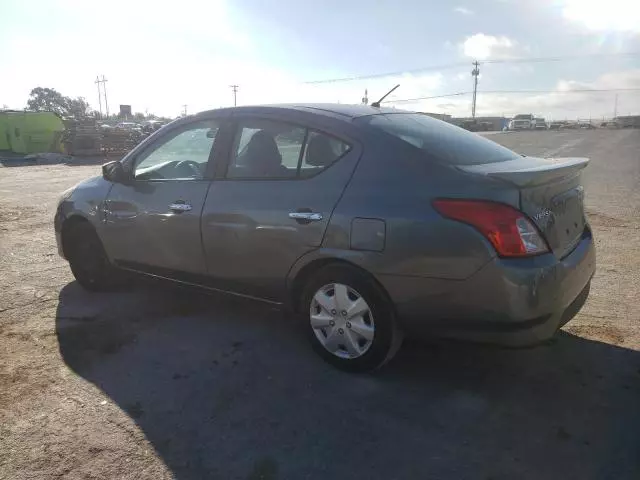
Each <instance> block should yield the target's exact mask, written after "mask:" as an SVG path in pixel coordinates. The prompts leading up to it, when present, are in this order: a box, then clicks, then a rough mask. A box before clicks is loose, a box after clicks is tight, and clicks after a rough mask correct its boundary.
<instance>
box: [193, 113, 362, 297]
mask: <svg viewBox="0 0 640 480" xmlns="http://www.w3.org/2000/svg"><path fill="white" fill-rule="evenodd" d="M233 123H234V132H235V133H234V140H233V142H231V145H230V148H229V161H228V164H227V168H226V169H223V171H221V172H218V173H217V175H216V179H215V181H214V182H213V184H212V187H211V190H210V191H209V194H208V196H207V198H206V200H205V205H204V209H203V216H202V239H203V245H204V250H205V256H206V262H207V268H208V272H209V274H210V275H211V276H212V277H213V278H214V279H215V281H216V282H217V283H218V285H219V287H220V288H223V289H225V290H231V291H234V292H237V293H242V294H246V295H251V296H256V297H259V298H263V299H268V300H273V301H281V300H282V298H283V297H282V295H283V293H284V288H285V279H286V276H287V273H288V272H289V270H290V268H291V266H292V265H293V264H294V262H295V261H296V260H297V259H298V258H300V257H301V256H302V255H304V254H305V253H307V252H309V251H311V250H314V249H317V248H319V247H320V245H321V244H322V240H323V237H324V234H325V230H326V228H327V225H328V223H329V220H330V217H331V214H332V212H333V209H334V207H335V205H336V203H337V202H338V200H339V198H340V196H341V195H342V192H343V191H344V189H345V187H346V185H347V183H348V182H349V179H350V178H351V175H352V173H353V170H354V168H355V166H356V164H357V161H358V159H359V157H360V154H361V148H360V146H359V144H358V143H357V142H355V141H353V140H351V139H349V138H346V137H344V136H342V135H341V134H340V133H336V132H335V131H329V132H327V131H326V130H321V129H320V128H315V127H314V125H312V124H309V123H304V122H297V123H291V122H289V121H288V120H287V118H286V117H283V116H269V115H261V116H254V115H246V114H236V115H235V116H234V122H233ZM345 234H346V233H345Z"/></svg>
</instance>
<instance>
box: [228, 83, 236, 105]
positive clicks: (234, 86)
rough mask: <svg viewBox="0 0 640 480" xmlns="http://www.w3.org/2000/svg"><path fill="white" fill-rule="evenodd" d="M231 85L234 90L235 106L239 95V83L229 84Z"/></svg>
mask: <svg viewBox="0 0 640 480" xmlns="http://www.w3.org/2000/svg"><path fill="white" fill-rule="evenodd" d="M229 86H230V87H231V90H233V106H234V107H235V106H236V104H237V102H236V101H237V97H238V85H229Z"/></svg>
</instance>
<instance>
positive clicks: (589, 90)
mask: <svg viewBox="0 0 640 480" xmlns="http://www.w3.org/2000/svg"><path fill="white" fill-rule="evenodd" d="M637 91H640V88H582V89H576V90H478V92H477V93H489V94H498V93H512V94H519V93H529V94H531V93H558V94H564V93H599V92H637ZM469 94H473V91H471V90H470V91H467V92H455V93H445V94H442V95H431V96H428V97H414V98H399V99H394V100H386V101H385V102H384V103H411V102H418V101H421V100H431V99H434V98H448V97H458V96H461V95H469Z"/></svg>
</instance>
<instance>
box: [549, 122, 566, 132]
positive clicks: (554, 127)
mask: <svg viewBox="0 0 640 480" xmlns="http://www.w3.org/2000/svg"><path fill="white" fill-rule="evenodd" d="M562 127H563V124H562V123H561V122H551V123H550V124H549V130H560V129H561V128H562Z"/></svg>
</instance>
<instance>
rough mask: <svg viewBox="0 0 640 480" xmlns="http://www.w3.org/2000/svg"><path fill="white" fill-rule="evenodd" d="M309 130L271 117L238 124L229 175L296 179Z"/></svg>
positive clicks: (235, 176) (234, 176) (229, 176)
mask: <svg viewBox="0 0 640 480" xmlns="http://www.w3.org/2000/svg"><path fill="white" fill-rule="evenodd" d="M305 133H306V131H305V129H304V128H302V127H298V126H294V125H289V124H285V123H280V122H274V121H270V120H255V121H246V122H242V123H240V124H239V125H238V130H237V134H236V140H235V145H234V149H233V156H232V159H231V163H230V164H229V169H228V171H227V177H228V178H294V177H295V176H296V170H297V168H298V161H299V159H300V152H301V151H302V147H303V145H304V137H305Z"/></svg>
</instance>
